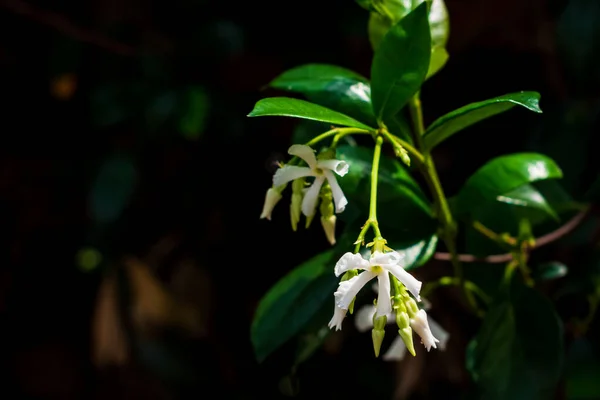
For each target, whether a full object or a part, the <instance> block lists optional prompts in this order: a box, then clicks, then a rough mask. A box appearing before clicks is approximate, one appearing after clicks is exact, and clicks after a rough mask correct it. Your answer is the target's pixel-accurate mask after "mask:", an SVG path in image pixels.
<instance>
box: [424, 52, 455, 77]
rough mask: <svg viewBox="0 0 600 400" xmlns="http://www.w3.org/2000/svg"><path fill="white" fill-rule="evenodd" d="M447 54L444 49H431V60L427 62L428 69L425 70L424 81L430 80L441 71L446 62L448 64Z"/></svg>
mask: <svg viewBox="0 0 600 400" xmlns="http://www.w3.org/2000/svg"><path fill="white" fill-rule="evenodd" d="M449 57H450V56H449V55H448V52H447V51H446V48H445V47H441V46H434V47H432V48H431V60H430V61H429V69H428V70H427V77H426V79H429V78H431V77H432V76H433V75H435V74H437V73H438V71H439V70H441V69H442V68H443V67H444V65H446V62H448V58H449Z"/></svg>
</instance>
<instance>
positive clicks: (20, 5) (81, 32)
mask: <svg viewBox="0 0 600 400" xmlns="http://www.w3.org/2000/svg"><path fill="white" fill-rule="evenodd" d="M0 6H2V7H4V8H6V9H8V10H10V11H12V12H13V13H15V14H19V15H22V16H23V17H25V18H28V19H30V20H32V21H36V22H38V23H40V24H42V25H46V26H48V27H50V28H53V29H56V30H57V31H59V32H61V33H63V34H64V35H66V36H69V37H72V38H73V39H76V40H78V41H80V42H84V43H89V44H92V45H94V46H97V47H100V48H102V49H104V50H107V51H110V52H111V53H116V54H120V55H123V56H133V55H135V54H136V50H135V49H134V48H133V47H131V46H128V45H126V44H123V43H119V42H116V41H114V40H112V39H109V38H107V37H105V36H102V35H100V34H98V33H96V32H92V31H89V30H86V29H83V28H80V27H78V26H76V25H75V24H73V23H72V22H70V21H69V20H68V19H67V18H65V17H63V16H62V15H60V14H56V13H53V12H50V11H45V10H40V9H38V8H36V7H34V6H32V5H30V4H28V3H26V2H24V1H21V0H1V1H0Z"/></svg>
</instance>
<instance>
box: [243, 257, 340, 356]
mask: <svg viewBox="0 0 600 400" xmlns="http://www.w3.org/2000/svg"><path fill="white" fill-rule="evenodd" d="M334 263H335V260H334V250H333V249H332V250H328V251H325V252H323V253H321V254H319V255H317V256H315V257H313V258H311V259H310V260H308V261H306V262H304V263H303V264H301V265H299V266H298V267H296V268H295V269H294V270H292V271H291V272H290V273H289V274H287V275H286V276H285V277H283V278H282V279H281V280H280V281H279V282H277V283H276V284H275V285H274V286H273V287H272V288H271V289H270V290H269V292H267V294H266V295H265V296H264V297H263V298H262V299H261V301H260V303H259V305H258V308H257V310H256V313H255V315H254V320H253V321H252V328H251V338H252V345H253V346H254V352H255V354H256V358H257V359H258V361H259V362H260V361H263V360H264V359H265V358H266V357H267V356H268V355H269V354H271V353H272V352H273V351H274V350H276V349H277V348H278V347H279V346H281V345H282V344H283V343H285V342H286V341H287V340H288V339H290V338H291V337H292V336H294V335H296V334H297V333H298V332H299V331H300V330H301V329H302V328H303V327H304V325H305V324H306V323H307V322H308V321H310V319H311V318H312V317H313V315H314V314H315V313H316V312H317V311H318V310H319V309H320V307H321V306H322V304H323V302H324V301H325V299H326V298H327V297H328V296H332V293H333V291H334V289H335V286H336V284H337V281H338V280H337V279H336V277H335V275H334V274H333V266H334Z"/></svg>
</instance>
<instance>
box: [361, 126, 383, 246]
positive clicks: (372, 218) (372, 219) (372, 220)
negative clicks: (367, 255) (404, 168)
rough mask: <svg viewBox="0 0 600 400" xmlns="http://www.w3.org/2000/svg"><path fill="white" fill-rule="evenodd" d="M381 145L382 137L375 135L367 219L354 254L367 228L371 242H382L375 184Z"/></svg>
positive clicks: (377, 176) (377, 179)
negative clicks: (370, 235)
mask: <svg viewBox="0 0 600 400" xmlns="http://www.w3.org/2000/svg"><path fill="white" fill-rule="evenodd" d="M382 145H383V137H382V136H381V135H377V138H376V139H375V151H374V152H373V165H372V167H371V198H370V203H369V219H367V222H365V224H364V226H363V227H362V229H361V231H360V233H359V235H358V238H357V239H356V242H355V245H356V247H355V249H354V252H355V253H358V251H359V250H360V246H361V245H362V244H363V243H364V240H365V235H366V234H367V231H368V230H369V228H373V232H374V233H375V238H374V239H373V241H376V240H382V239H383V237H382V236H381V231H380V230H379V222H377V183H378V181H379V160H380V159H381V147H382Z"/></svg>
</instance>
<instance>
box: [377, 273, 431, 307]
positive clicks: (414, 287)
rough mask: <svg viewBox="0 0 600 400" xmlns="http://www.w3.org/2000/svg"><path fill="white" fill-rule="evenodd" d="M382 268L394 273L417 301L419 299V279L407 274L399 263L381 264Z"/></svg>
mask: <svg viewBox="0 0 600 400" xmlns="http://www.w3.org/2000/svg"><path fill="white" fill-rule="evenodd" d="M382 267H383V268H384V269H387V270H388V271H390V272H391V273H392V275H394V276H395V277H396V278H398V280H399V281H400V282H402V284H403V285H404V286H406V289H408V291H409V292H411V293H412V295H413V296H414V298H415V299H416V300H417V301H421V296H419V292H420V291H421V285H422V283H421V281H420V280H418V279H417V278H415V277H414V276H412V275H411V274H409V273H408V272H406V271H405V270H404V268H402V267H401V266H399V265H393V264H387V265H382Z"/></svg>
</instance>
